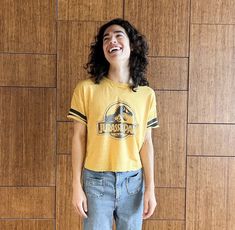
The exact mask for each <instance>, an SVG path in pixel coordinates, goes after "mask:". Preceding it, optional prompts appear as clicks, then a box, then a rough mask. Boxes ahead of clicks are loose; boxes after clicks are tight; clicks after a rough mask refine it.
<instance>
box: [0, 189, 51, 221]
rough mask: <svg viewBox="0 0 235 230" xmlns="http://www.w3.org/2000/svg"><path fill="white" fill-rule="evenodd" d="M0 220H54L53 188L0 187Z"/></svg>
mask: <svg viewBox="0 0 235 230" xmlns="http://www.w3.org/2000/svg"><path fill="white" fill-rule="evenodd" d="M0 197H1V202H0V216H1V218H54V215H55V210H54V207H55V188H54V187H0Z"/></svg>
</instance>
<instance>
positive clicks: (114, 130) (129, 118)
mask: <svg viewBox="0 0 235 230" xmlns="http://www.w3.org/2000/svg"><path fill="white" fill-rule="evenodd" d="M136 126H137V124H136V119H135V115H134V112H133V111H132V109H131V107H130V106H129V105H127V104H126V103H123V102H116V103H114V104H112V105H110V106H109V107H108V109H107V110H106V112H105V115H104V120H103V121H102V122H99V123H98V133H99V134H106V133H108V134H110V135H111V136H112V137H115V138H124V137H127V136H131V135H134V134H135V129H136Z"/></svg>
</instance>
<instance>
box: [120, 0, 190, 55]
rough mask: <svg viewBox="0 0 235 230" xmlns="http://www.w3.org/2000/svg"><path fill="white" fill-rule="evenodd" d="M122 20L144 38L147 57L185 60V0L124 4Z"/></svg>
mask: <svg viewBox="0 0 235 230" xmlns="http://www.w3.org/2000/svg"><path fill="white" fill-rule="evenodd" d="M124 17H125V19H127V20H129V21H130V22H132V23H133V24H134V25H135V26H136V27H137V28H138V29H139V30H140V31H141V32H142V33H143V34H144V35H146V37H147V39H148V41H149V47H150V49H149V55H150V56H177V57H187V56H188V42H189V38H188V30H189V1H188V0H173V1H172V0H159V1H155V0H151V1H145V0H136V1H133V0H126V1H125V8H124Z"/></svg>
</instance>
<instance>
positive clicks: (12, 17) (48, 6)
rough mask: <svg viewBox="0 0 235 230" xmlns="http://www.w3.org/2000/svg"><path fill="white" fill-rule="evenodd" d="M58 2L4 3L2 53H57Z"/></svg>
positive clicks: (7, 0)
mask: <svg viewBox="0 0 235 230" xmlns="http://www.w3.org/2000/svg"><path fill="white" fill-rule="evenodd" d="M55 13H56V0H50V1H49V0H40V1H34V0H25V1H14V0H1V9H0V18H1V21H0V31H1V36H0V51H4V52H30V53H44V54H45V53H47V54H52V53H54V54H55V53H56V18H55V17H56V15H55Z"/></svg>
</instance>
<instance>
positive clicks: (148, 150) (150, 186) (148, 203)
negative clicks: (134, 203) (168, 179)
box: [140, 129, 157, 219]
mask: <svg viewBox="0 0 235 230" xmlns="http://www.w3.org/2000/svg"><path fill="white" fill-rule="evenodd" d="M151 131H152V130H151V129H148V130H147V132H146V136H145V140H144V144H143V146H142V148H141V150H140V157H141V161H142V165H143V170H144V177H145V192H144V213H143V219H147V218H149V217H150V216H151V215H152V214H153V212H154V210H155V208H156V205H157V202H156V198H155V191H154V188H155V185H154V150H153V142H152V132H151Z"/></svg>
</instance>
